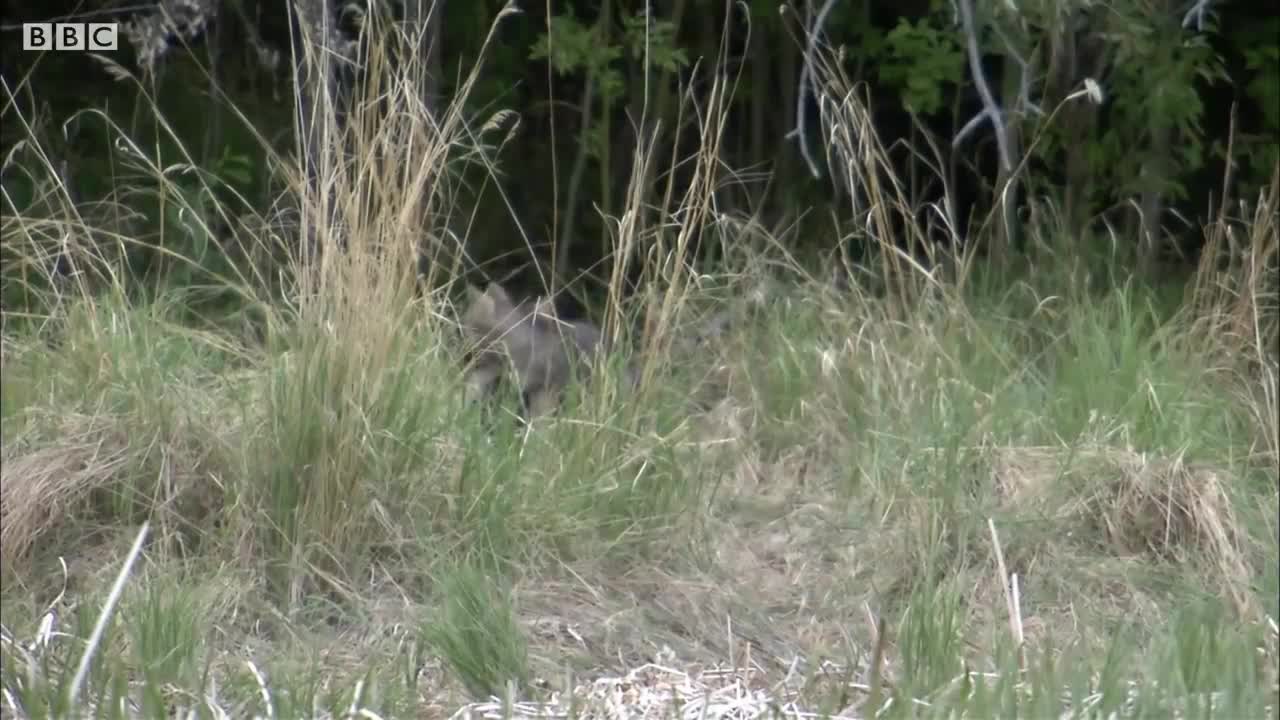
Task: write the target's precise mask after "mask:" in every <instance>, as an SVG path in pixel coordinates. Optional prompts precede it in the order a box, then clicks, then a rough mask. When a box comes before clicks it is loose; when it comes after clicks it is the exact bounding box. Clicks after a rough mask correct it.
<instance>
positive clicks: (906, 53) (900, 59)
mask: <svg viewBox="0 0 1280 720" xmlns="http://www.w3.org/2000/svg"><path fill="white" fill-rule="evenodd" d="M884 49H885V53H884V57H883V58H881V59H880V60H879V63H878V71H879V77H880V81H881V82H882V83H885V84H886V85H889V86H890V87H895V88H898V93H899V95H900V97H901V98H902V104H903V105H905V106H907V107H909V108H911V109H912V110H914V111H915V112H917V113H922V114H925V115H928V114H931V113H935V112H938V111H939V110H940V109H942V108H943V107H944V106H945V105H946V103H947V97H948V96H949V95H950V94H951V92H950V89H951V88H954V87H957V86H958V85H959V84H960V81H961V79H962V73H963V72H964V67H965V66H964V50H963V48H962V47H961V46H960V44H959V37H958V36H957V34H956V33H955V32H954V31H953V30H950V29H942V28H940V27H938V25H937V20H936V18H935V17H929V18H921V19H919V20H916V21H915V22H914V23H913V22H911V21H910V20H907V19H905V18H904V19H902V20H899V21H898V25H897V26H896V27H895V28H894V29H893V30H890V31H889V34H888V35H887V36H886V38H885V45H884Z"/></svg>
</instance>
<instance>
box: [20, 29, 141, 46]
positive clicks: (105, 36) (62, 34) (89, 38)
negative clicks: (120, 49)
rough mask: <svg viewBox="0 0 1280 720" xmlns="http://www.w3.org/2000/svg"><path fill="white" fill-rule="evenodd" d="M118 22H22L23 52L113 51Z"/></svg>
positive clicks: (118, 33)
mask: <svg viewBox="0 0 1280 720" xmlns="http://www.w3.org/2000/svg"><path fill="white" fill-rule="evenodd" d="M119 41H120V24H119V23H23V24H22V49H23V50H115V49H117V45H118V44H119Z"/></svg>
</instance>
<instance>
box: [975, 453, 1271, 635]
mask: <svg viewBox="0 0 1280 720" xmlns="http://www.w3.org/2000/svg"><path fill="white" fill-rule="evenodd" d="M992 469H993V472H994V477H995V481H996V490H997V492H998V493H999V496H1000V498H1001V501H1002V503H1003V504H1004V505H1005V506H1006V507H1005V510H1006V511H1007V512H1009V513H1010V514H1012V515H1013V516H1018V517H1023V516H1033V515H1036V516H1041V517H1043V518H1044V519H1045V520H1046V521H1048V522H1052V523H1054V524H1055V528H1056V529H1057V537H1058V538H1071V539H1072V541H1071V543H1077V544H1080V545H1083V546H1086V547H1091V548H1093V549H1092V550H1090V551H1089V552H1094V553H1096V552H1097V548H1103V549H1106V551H1107V552H1108V553H1109V554H1110V555H1112V556H1113V557H1117V558H1124V557H1129V556H1132V555H1146V556H1148V557H1149V558H1150V559H1151V560H1152V561H1165V560H1171V561H1173V562H1180V563H1181V562H1200V563H1204V564H1205V567H1204V569H1203V572H1204V573H1205V577H1204V581H1205V584H1206V586H1207V587H1214V588H1220V591H1221V592H1222V593H1223V594H1224V596H1225V597H1226V598H1227V599H1228V600H1230V601H1231V603H1232V604H1233V605H1234V607H1235V609H1236V611H1237V612H1239V613H1240V615H1241V617H1242V618H1244V619H1246V620H1248V621H1256V620H1258V619H1259V617H1260V611H1261V608H1259V607H1258V605H1257V601H1256V598H1255V596H1254V594H1253V592H1252V591H1251V590H1250V586H1251V584H1252V582H1253V578H1254V572H1253V571H1252V569H1251V568H1250V561H1249V556H1250V553H1249V552H1248V551H1247V549H1246V546H1247V544H1248V543H1249V542H1250V541H1249V539H1248V535H1247V533H1246V532H1244V530H1243V527H1242V525H1241V523H1240V521H1239V519H1238V518H1237V517H1236V513H1235V511H1234V509H1233V503H1232V500H1231V498H1230V496H1229V495H1228V493H1227V492H1226V488H1225V486H1224V479H1225V478H1229V477H1230V471H1228V470H1223V469H1215V468H1211V467H1206V466H1188V465H1187V464H1186V463H1185V462H1184V461H1183V459H1182V458H1178V457H1174V458H1159V457H1152V456H1150V455H1147V454H1144V453H1138V452H1135V451H1133V450H1126V449H1121V448H1114V447H1105V446H1093V447H1076V448H1070V449H1066V448H1036V447H1017V448H1000V449H997V450H996V451H995V457H994V459H993V461H992ZM1056 544H1059V545H1062V546H1061V547H1058V548H1046V550H1047V551H1048V552H1054V551H1059V552H1062V551H1066V550H1067V548H1066V547H1065V545H1067V544H1069V543H1063V542H1062V541H1061V540H1059V542H1058V543H1056ZM1080 552H1085V551H1084V550H1080ZM1027 562H1028V563H1031V562H1034V561H1032V560H1028V561H1027Z"/></svg>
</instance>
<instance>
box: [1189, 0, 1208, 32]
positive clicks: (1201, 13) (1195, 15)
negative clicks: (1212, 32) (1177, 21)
mask: <svg viewBox="0 0 1280 720" xmlns="http://www.w3.org/2000/svg"><path fill="white" fill-rule="evenodd" d="M1212 4H1213V0H1195V2H1194V3H1192V5H1191V8H1190V9H1188V10H1187V14H1185V15H1183V16H1182V27H1184V28H1185V27H1190V26H1191V21H1192V20H1195V22H1196V31H1197V32H1203V31H1204V19H1205V16H1206V15H1208V14H1209V6H1210V5H1212Z"/></svg>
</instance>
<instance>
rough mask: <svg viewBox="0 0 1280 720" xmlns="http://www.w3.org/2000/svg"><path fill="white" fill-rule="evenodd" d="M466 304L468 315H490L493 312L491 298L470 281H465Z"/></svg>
mask: <svg viewBox="0 0 1280 720" xmlns="http://www.w3.org/2000/svg"><path fill="white" fill-rule="evenodd" d="M467 305H468V307H467V315H469V316H479V317H492V316H493V314H494V307H493V298H492V297H490V295H489V293H487V292H481V291H480V288H478V287H476V286H475V285H472V284H471V283H467Z"/></svg>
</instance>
